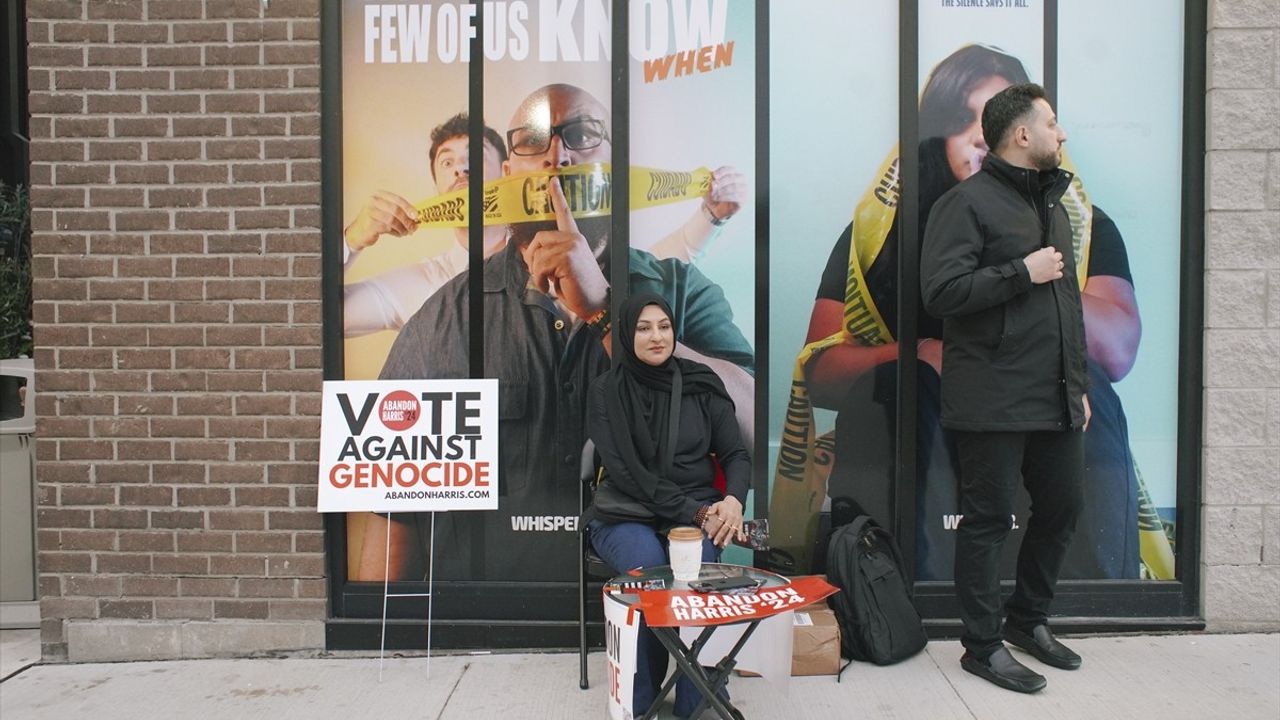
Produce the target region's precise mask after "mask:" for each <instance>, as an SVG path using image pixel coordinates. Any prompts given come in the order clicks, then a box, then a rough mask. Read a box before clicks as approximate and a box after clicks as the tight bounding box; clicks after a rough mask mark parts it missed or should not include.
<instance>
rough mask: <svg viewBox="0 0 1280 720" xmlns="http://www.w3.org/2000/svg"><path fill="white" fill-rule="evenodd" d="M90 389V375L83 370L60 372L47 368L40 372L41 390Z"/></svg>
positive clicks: (81, 390) (80, 390) (82, 390)
mask: <svg viewBox="0 0 1280 720" xmlns="http://www.w3.org/2000/svg"><path fill="white" fill-rule="evenodd" d="M88 389H89V376H88V375H87V374H86V373H83V372H79V371H77V372H59V371H56V370H45V371H43V372H41V373H40V392H56V391H59V390H70V391H73V392H75V391H79V392H85V391H87V390H88Z"/></svg>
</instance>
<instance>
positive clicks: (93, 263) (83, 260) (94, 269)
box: [58, 257, 115, 278]
mask: <svg viewBox="0 0 1280 720" xmlns="http://www.w3.org/2000/svg"><path fill="white" fill-rule="evenodd" d="M114 265H115V263H114V261H112V259H111V258H97V257H60V258H58V275H60V276H62V277H64V278H80V277H84V278H87V277H100V276H103V275H107V276H110V275H112V274H114V272H113V266H114Z"/></svg>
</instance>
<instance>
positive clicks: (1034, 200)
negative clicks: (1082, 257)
mask: <svg viewBox="0 0 1280 720" xmlns="http://www.w3.org/2000/svg"><path fill="white" fill-rule="evenodd" d="M1071 177H1072V176H1071V173H1068V172H1066V171H1065V170H1061V169H1059V170H1054V171H1050V172H1038V171H1036V170H1027V169H1025V168H1020V167H1016V166H1014V165H1010V164H1009V163H1007V162H1005V161H1004V160H1002V159H1000V158H999V157H998V156H996V154H995V153H991V154H988V155H987V158H986V160H985V161H984V162H983V165H982V170H981V171H979V172H978V173H977V174H975V175H974V176H973V177H971V178H969V179H968V180H965V181H964V182H962V183H960V184H959V185H957V186H956V187H954V188H952V189H951V190H950V191H948V192H947V193H946V194H945V195H943V196H942V197H941V198H940V199H939V200H938V202H937V203H935V204H934V206H933V211H932V212H930V213H929V221H928V225H927V226H926V229H925V235H924V246H923V248H922V249H921V262H920V284H921V291H922V293H923V295H924V303H925V309H926V310H928V312H929V313H930V314H932V315H935V316H937V317H940V318H943V319H944V322H943V355H942V424H943V426H944V427H948V428H951V429H954V430H967V431H1013V432H1022V431H1031V430H1062V429H1065V428H1067V427H1072V428H1079V427H1082V426H1083V425H1084V405H1083V401H1082V399H1081V397H1082V396H1083V395H1084V393H1085V392H1086V391H1087V390H1088V382H1089V374H1088V369H1087V367H1086V349H1085V335H1084V317H1083V311H1082V309H1081V306H1080V291H1079V288H1078V286H1077V281H1076V263H1075V254H1074V253H1073V251H1072V242H1071V224H1070V220H1069V218H1068V217H1067V212H1066V209H1065V208H1064V207H1063V206H1062V203H1061V202H1060V199H1061V197H1062V194H1063V193H1064V192H1065V191H1066V189H1067V187H1068V186H1069V185H1070V183H1071ZM1048 245H1053V247H1055V248H1057V249H1058V251H1059V252H1061V253H1062V258H1063V262H1064V263H1065V267H1064V268H1063V271H1062V277H1061V278H1059V279H1057V280H1054V281H1052V282H1048V283H1044V284H1041V285H1034V284H1032V282H1031V275H1030V273H1029V271H1028V270H1027V266H1026V263H1025V262H1023V258H1025V257H1026V256H1027V255H1029V254H1031V253H1032V252H1034V251H1036V250H1038V249H1040V248H1042V247H1045V246H1048Z"/></svg>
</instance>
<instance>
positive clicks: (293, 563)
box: [267, 555, 325, 578]
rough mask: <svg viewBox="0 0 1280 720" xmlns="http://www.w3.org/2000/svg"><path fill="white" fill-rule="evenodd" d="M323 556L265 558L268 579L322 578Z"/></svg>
mask: <svg viewBox="0 0 1280 720" xmlns="http://www.w3.org/2000/svg"><path fill="white" fill-rule="evenodd" d="M324 575H325V571H324V556H323V555H310V556H307V555H279V556H276V557H269V558H267V576H268V577H280V578H285V577H290V578H293V577H310V578H317V577H324Z"/></svg>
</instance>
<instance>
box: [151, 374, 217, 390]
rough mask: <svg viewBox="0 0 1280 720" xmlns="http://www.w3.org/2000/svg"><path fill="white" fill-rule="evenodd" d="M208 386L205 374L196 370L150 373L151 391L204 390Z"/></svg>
mask: <svg viewBox="0 0 1280 720" xmlns="http://www.w3.org/2000/svg"><path fill="white" fill-rule="evenodd" d="M208 387H209V378H208V376H207V374H206V373H203V372H200V371H198V370H184V371H180V372H170V373H152V375H151V389H152V390H153V391H158V392H164V391H169V390H175V391H193V390H206V389H208Z"/></svg>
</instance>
